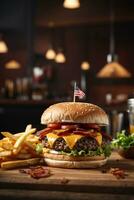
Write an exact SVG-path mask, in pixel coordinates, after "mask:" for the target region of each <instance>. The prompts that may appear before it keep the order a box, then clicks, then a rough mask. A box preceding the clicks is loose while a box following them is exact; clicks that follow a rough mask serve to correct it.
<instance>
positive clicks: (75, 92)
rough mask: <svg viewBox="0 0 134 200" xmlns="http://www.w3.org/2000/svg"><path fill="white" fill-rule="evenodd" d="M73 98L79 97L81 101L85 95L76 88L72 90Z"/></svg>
mask: <svg viewBox="0 0 134 200" xmlns="http://www.w3.org/2000/svg"><path fill="white" fill-rule="evenodd" d="M74 96H75V97H76V96H77V97H79V98H80V99H83V97H84V96H85V93H84V92H83V91H82V90H81V89H80V88H78V87H76V88H75V90H74Z"/></svg>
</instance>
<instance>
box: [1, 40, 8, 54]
mask: <svg viewBox="0 0 134 200" xmlns="http://www.w3.org/2000/svg"><path fill="white" fill-rule="evenodd" d="M7 52H8V48H7V45H6V43H5V42H4V41H3V40H0V53H7Z"/></svg>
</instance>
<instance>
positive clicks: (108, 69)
mask: <svg viewBox="0 0 134 200" xmlns="http://www.w3.org/2000/svg"><path fill="white" fill-rule="evenodd" d="M110 3H111V4H110V53H109V54H108V55H107V64H106V65H105V66H104V67H103V68H102V69H101V70H100V71H99V72H98V73H97V77H99V78H113V77H114V78H128V77H131V74H130V72H129V71H128V70H127V69H126V68H125V67H124V66H122V65H121V64H120V63H119V62H118V56H117V55H116V54H115V38H114V12H113V0H111V1H110Z"/></svg>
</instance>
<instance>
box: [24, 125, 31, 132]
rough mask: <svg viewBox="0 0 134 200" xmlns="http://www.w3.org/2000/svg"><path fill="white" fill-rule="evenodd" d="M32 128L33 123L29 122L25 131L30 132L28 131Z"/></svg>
mask: <svg viewBox="0 0 134 200" xmlns="http://www.w3.org/2000/svg"><path fill="white" fill-rule="evenodd" d="M31 129H32V124H28V125H27V126H26V129H25V132H28V131H30V130H31Z"/></svg>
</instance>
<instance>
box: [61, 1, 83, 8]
mask: <svg viewBox="0 0 134 200" xmlns="http://www.w3.org/2000/svg"><path fill="white" fill-rule="evenodd" d="M63 7H64V8H67V9H76V8H79V7H80V2H79V0H64V3H63Z"/></svg>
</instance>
